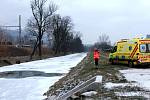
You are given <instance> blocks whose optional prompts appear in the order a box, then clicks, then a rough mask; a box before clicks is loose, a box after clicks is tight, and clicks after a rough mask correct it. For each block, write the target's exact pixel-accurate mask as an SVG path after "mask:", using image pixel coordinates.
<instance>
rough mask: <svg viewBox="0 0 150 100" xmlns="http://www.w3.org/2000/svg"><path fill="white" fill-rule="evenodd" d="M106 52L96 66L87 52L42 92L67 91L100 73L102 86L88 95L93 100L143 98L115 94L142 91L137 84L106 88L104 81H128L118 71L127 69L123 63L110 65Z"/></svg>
mask: <svg viewBox="0 0 150 100" xmlns="http://www.w3.org/2000/svg"><path fill="white" fill-rule="evenodd" d="M106 56H108V53H103V54H102V56H101V57H100V60H99V66H98V67H96V66H95V65H94V61H93V57H92V53H89V54H88V55H87V57H86V58H84V59H83V60H82V62H80V63H79V64H78V65H77V66H76V67H74V68H72V69H71V70H70V72H69V73H68V74H67V75H66V76H64V77H63V78H62V79H60V80H59V81H58V82H56V83H55V84H54V85H53V86H51V87H50V88H49V90H48V91H47V92H46V93H45V94H44V95H47V96H51V95H59V94H60V93H63V92H67V91H69V90H71V89H72V88H74V87H75V86H76V85H78V84H80V83H81V82H83V81H86V80H88V79H90V78H91V77H93V76H96V75H102V76H103V80H102V88H101V89H98V90H97V92H98V94H97V95H96V96H93V97H90V98H92V99H94V100H99V99H111V100H115V99H121V98H124V99H127V100H128V99H136V98H137V99H139V98H140V99H141V98H142V99H143V97H142V96H135V97H120V96H116V95H115V92H121V93H122V94H123V93H124V92H131V91H143V90H142V89H141V88H139V87H137V86H130V85H129V86H125V87H115V88H112V89H107V88H106V87H105V84H106V83H109V82H112V83H129V84H130V82H128V81H127V80H126V79H125V78H124V76H123V75H122V74H121V73H120V72H119V70H122V69H128V67H127V66H125V65H111V64H110V63H109V62H108V58H107V57H106Z"/></svg>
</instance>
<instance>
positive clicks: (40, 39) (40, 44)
mask: <svg viewBox="0 0 150 100" xmlns="http://www.w3.org/2000/svg"><path fill="white" fill-rule="evenodd" d="M39 57H40V59H42V38H41V36H40V37H39Z"/></svg>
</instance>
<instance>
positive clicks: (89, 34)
mask: <svg viewBox="0 0 150 100" xmlns="http://www.w3.org/2000/svg"><path fill="white" fill-rule="evenodd" d="M53 1H54V2H55V3H56V4H57V5H58V6H59V10H58V12H57V13H59V14H61V15H62V16H71V18H72V20H73V23H74V25H75V27H74V30H76V31H80V32H81V33H82V39H83V43H84V44H92V43H94V42H96V41H97V40H98V36H99V35H101V34H102V33H104V34H107V35H109V36H110V39H111V41H112V42H115V41H117V40H119V39H122V38H133V37H137V36H143V37H144V36H145V35H146V34H149V33H150V27H149V26H150V0H53ZM0 13H1V14H0V25H16V24H18V15H19V14H21V15H22V24H23V26H25V24H26V22H27V19H29V18H30V17H31V16H32V15H31V9H30V0H0Z"/></svg>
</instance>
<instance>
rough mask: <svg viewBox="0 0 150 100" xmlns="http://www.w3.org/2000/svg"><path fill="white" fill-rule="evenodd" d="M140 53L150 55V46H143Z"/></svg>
mask: <svg viewBox="0 0 150 100" xmlns="http://www.w3.org/2000/svg"><path fill="white" fill-rule="evenodd" d="M140 52H142V53H150V44H141V45H140Z"/></svg>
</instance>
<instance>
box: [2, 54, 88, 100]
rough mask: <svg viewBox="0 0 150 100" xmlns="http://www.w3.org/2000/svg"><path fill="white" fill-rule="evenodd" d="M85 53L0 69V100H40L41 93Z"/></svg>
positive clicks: (41, 97)
mask: <svg viewBox="0 0 150 100" xmlns="http://www.w3.org/2000/svg"><path fill="white" fill-rule="evenodd" d="M85 56H86V53H77V54H71V55H67V56H61V57H54V58H49V59H45V60H39V61H33V62H27V63H21V64H16V65H11V66H4V67H1V68H0V100H42V99H44V98H45V97H44V96H43V93H44V92H46V91H47V90H48V88H49V87H50V86H51V85H53V84H54V83H55V82H56V81H58V80H59V79H60V78H61V77H63V75H64V73H68V72H69V70H70V68H72V67H74V66H76V65H77V64H78V63H79V62H80V61H81V60H82V59H83V58H84V57H85Z"/></svg>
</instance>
